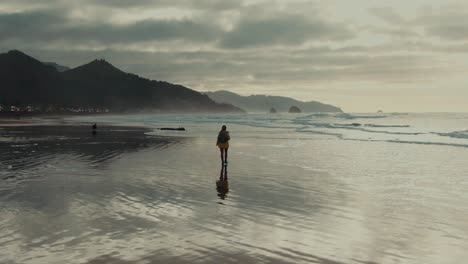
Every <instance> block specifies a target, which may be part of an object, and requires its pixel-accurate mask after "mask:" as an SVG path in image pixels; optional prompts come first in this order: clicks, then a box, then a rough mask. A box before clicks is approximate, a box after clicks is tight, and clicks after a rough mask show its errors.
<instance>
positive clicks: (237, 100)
mask: <svg viewBox="0 0 468 264" xmlns="http://www.w3.org/2000/svg"><path fill="white" fill-rule="evenodd" d="M204 94H206V95H208V96H209V97H210V98H211V99H213V100H214V101H215V102H218V103H229V104H232V105H234V106H237V107H240V108H242V109H244V110H246V111H249V112H263V113H268V112H270V110H271V109H272V108H273V109H275V110H276V111H277V112H285V113H286V112H288V110H289V108H290V107H292V106H296V107H299V108H300V109H301V110H302V112H306V113H311V112H343V110H341V108H339V107H336V106H333V105H329V104H324V103H321V102H317V101H306V102H303V101H299V100H296V99H294V98H290V97H286V96H272V95H262V94H257V95H249V96H242V95H239V94H236V93H233V92H231V91H226V90H219V91H215V92H204Z"/></svg>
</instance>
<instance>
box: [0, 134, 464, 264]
mask: <svg viewBox="0 0 468 264" xmlns="http://www.w3.org/2000/svg"><path fill="white" fill-rule="evenodd" d="M198 127H201V128H204V129H205V130H206V131H210V130H211V129H212V127H211V126H204V125H200V126H198ZM229 128H230V130H231V136H232V138H233V140H232V142H231V146H232V147H231V149H230V151H229V165H228V170H227V172H228V180H229V184H228V190H227V188H225V187H226V185H223V186H221V187H224V188H221V190H220V188H219V187H220V186H218V188H217V180H218V178H219V175H220V169H221V166H220V161H219V153H218V150H217V149H216V147H215V146H214V145H215V142H214V141H215V136H211V134H209V133H207V132H204V131H205V130H203V129H198V130H193V129H192V130H189V131H187V132H184V133H180V132H165V133H160V132H156V133H153V132H149V131H147V130H145V129H138V128H129V127H103V128H100V129H99V132H98V133H97V135H96V136H92V135H91V134H90V133H89V131H88V130H87V129H88V128H87V127H85V128H83V129H80V128H72V129H69V128H63V127H62V128H58V127H51V128H44V127H43V128H41V129H39V128H8V129H7V128H4V129H3V131H0V133H1V135H2V136H3V137H8V138H10V139H16V140H15V141H11V140H10V141H8V142H0V157H1V163H0V166H1V169H2V172H1V174H0V178H1V180H0V215H1V217H0V263H326V264H331V263H336V264H340V263H369V264H370V263H429V264H431V263H434V264H435V263H454V264H455V263H457V264H458V263H464V261H465V260H466V259H467V257H468V240H467V239H466V237H467V234H468V222H467V221H466V219H468V203H467V201H468V195H467V193H466V190H467V188H468V181H467V180H466V178H465V177H466V169H465V167H466V166H465V164H466V160H467V158H468V148H459V147H452V146H441V145H422V144H395V143H391V142H366V141H349V140H340V139H337V138H334V137H331V136H329V135H313V137H309V138H307V139H303V138H301V139H298V137H299V136H298V135H296V134H294V135H292V134H284V133H283V132H282V131H276V130H271V131H270V130H268V131H269V132H268V133H269V134H268V135H269V138H261V137H260V138H259V137H256V136H255V134H261V133H263V134H264V133H267V132H265V128H252V127H244V126H241V125H237V126H236V125H230V126H229ZM213 134H215V135H216V130H215V131H214V132H213ZM300 137H302V136H300ZM219 191H223V193H221V194H220V193H219Z"/></svg>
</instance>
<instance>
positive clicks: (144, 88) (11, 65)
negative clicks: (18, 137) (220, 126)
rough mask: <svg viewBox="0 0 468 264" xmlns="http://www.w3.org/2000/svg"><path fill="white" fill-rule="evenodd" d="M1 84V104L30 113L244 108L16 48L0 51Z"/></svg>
mask: <svg viewBox="0 0 468 264" xmlns="http://www.w3.org/2000/svg"><path fill="white" fill-rule="evenodd" d="M0 83H1V85H0V106H7V107H8V108H9V107H10V106H15V107H21V108H25V107H31V108H33V109H34V112H36V111H37V112H41V111H47V112H61V111H67V109H71V108H73V109H75V108H80V109H81V108H85V109H98V108H99V109H108V110H110V112H135V111H158V112H244V111H243V110H242V109H240V108H238V107H235V106H232V105H229V104H222V103H216V102H214V101H213V100H212V99H210V98H209V97H208V96H207V95H204V94H201V93H199V92H197V91H194V90H191V89H189V88H187V87H184V86H182V85H176V84H172V83H168V82H163V81H153V80H148V79H145V78H142V77H139V76H137V75H135V74H131V73H126V72H123V71H121V70H119V69H117V68H116V67H114V66H113V65H111V64H110V63H108V62H107V61H105V60H94V61H92V62H90V63H88V64H86V65H82V66H79V67H77V68H74V69H70V70H66V71H63V72H61V71H59V70H58V69H57V66H56V65H51V64H44V63H42V62H40V61H38V60H36V59H34V58H32V57H30V56H28V55H26V54H24V53H22V52H20V51H16V50H14V51H9V52H8V53H3V54H0ZM44 109H48V110H44ZM51 109H52V110H51Z"/></svg>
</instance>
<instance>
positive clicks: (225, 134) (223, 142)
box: [216, 125, 231, 166]
mask: <svg viewBox="0 0 468 264" xmlns="http://www.w3.org/2000/svg"><path fill="white" fill-rule="evenodd" d="M230 139H231V137H230V136H229V131H227V130H226V126H225V125H223V126H222V127H221V131H219V134H218V140H217V141H216V146H218V148H219V150H220V151H221V165H224V166H227V163H228V162H227V158H228V148H229V140H230Z"/></svg>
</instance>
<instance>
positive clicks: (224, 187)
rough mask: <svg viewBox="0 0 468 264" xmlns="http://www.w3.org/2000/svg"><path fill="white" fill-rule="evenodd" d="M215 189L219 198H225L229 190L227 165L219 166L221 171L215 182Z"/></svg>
mask: <svg viewBox="0 0 468 264" xmlns="http://www.w3.org/2000/svg"><path fill="white" fill-rule="evenodd" d="M216 191H218V197H219V198H221V199H222V200H224V199H226V195H227V193H228V192H229V181H228V175H227V166H221V173H220V174H219V180H218V181H217V182H216Z"/></svg>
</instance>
